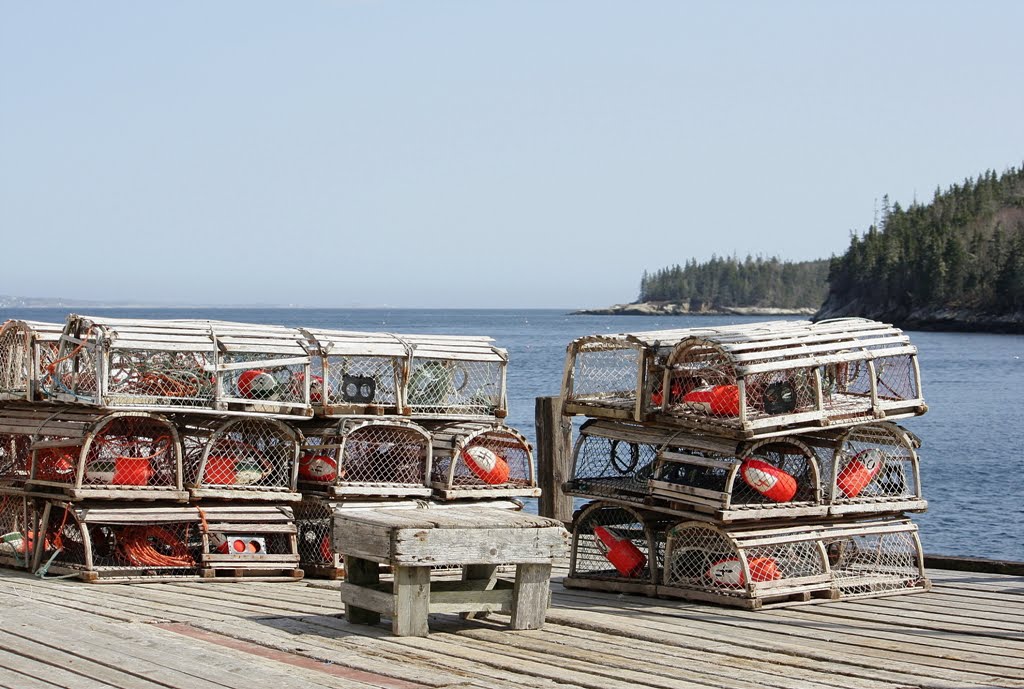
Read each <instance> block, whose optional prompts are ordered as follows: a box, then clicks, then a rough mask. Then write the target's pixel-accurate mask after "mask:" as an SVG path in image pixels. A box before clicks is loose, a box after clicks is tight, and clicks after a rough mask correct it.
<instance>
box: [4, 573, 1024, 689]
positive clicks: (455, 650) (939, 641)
mask: <svg viewBox="0 0 1024 689" xmlns="http://www.w3.org/2000/svg"><path fill="white" fill-rule="evenodd" d="M558 574H559V575H561V574H564V570H559V571H558ZM930 574H931V575H932V577H933V580H934V583H935V588H934V589H933V590H932V591H931V592H928V593H923V594H916V595H910V596H897V597H893V598H882V599H863V600H854V601H842V602H835V603H828V604H824V605H808V606H797V607H791V608H779V609H773V610H764V611H757V612H751V611H747V610H741V609H735V608H721V607H716V606H711V605H703V604H699V603H695V602H688V601H675V600H658V599H650V598H644V597H639V596H623V595H614V594H602V593H597V592H593V591H586V590H567V589H564V588H563V587H562V586H561V585H560V584H558V583H557V582H556V583H554V584H553V585H552V594H553V602H554V605H553V607H552V608H551V610H550V611H549V614H548V620H547V624H546V625H545V626H544V628H543V629H540V630H536V631H530V632H511V631H509V630H507V628H506V626H505V625H506V623H507V616H501V615H497V616H495V618H494V619H493V620H491V619H484V620H475V621H465V620H461V619H459V618H458V617H456V616H451V615H442V616H433V617H432V619H431V635H430V636H429V637H427V638H419V637H393V636H391V635H390V630H389V629H388V627H387V626H386V623H385V624H382V625H378V626H363V625H351V624H349V623H348V622H347V621H345V619H344V618H343V617H342V615H341V613H342V612H343V610H342V606H341V603H340V596H339V593H338V583H337V582H329V581H304V582H296V583H262V582H239V583H227V582H210V583H206V582H204V583H195V582H185V581H181V582H169V583H161V584H148V583H147V584H135V585H125V584H104V585H90V584H82V583H79V582H77V581H70V580H45V581H44V580H39V579H36V578H33V577H30V576H28V575H26V574H24V573H19V572H13V571H8V570H0V688H4V687H10V688H11V689H36V688H46V689H51V688H53V687H67V688H68V689H72V688H73V689H89V688H90V687H113V688H116V689H131V688H136V687H137V688H138V689H152V688H155V687H160V688H162V689H221V688H223V689H248V688H249V687H255V686H272V687H274V688H275V689H299V687H303V688H305V687H309V688H311V689H317V688H319V687H339V686H344V687H352V688H353V689H369V688H370V687H379V688H381V689H418V688H420V687H422V688H427V687H429V688H432V689H634V688H636V689H691V688H692V689H702V688H706V687H736V688H737V689H754V688H757V687H771V688H775V689H803V688H805V687H806V688H807V689H825V688H827V687H834V688H836V689H886V688H889V689H896V688H897V687H901V688H902V687H935V688H936V689H953V687H956V688H958V689H971V688H975V687H977V688H980V687H1007V688H1010V687H1017V688H1024V577H1007V576H998V575H982V574H977V573H957V572H930Z"/></svg>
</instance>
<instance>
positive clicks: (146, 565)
mask: <svg viewBox="0 0 1024 689" xmlns="http://www.w3.org/2000/svg"><path fill="white" fill-rule="evenodd" d="M41 533H43V534H44V539H43V540H41V541H40V542H39V544H38V545H37V546H36V548H35V553H34V559H33V571H37V572H39V573H40V574H41V575H43V576H45V575H47V574H54V575H66V574H69V575H75V574H77V575H78V576H79V578H81V579H82V580H84V581H91V582H119V581H121V582H123V581H161V580H175V579H183V578H184V579H192V580H202V579H212V578H217V577H246V578H256V579H280V578H285V579H294V578H298V577H301V576H302V571H301V570H300V569H298V568H297V565H298V553H297V549H296V539H295V533H296V532H295V523H294V519H293V516H292V512H291V510H290V508H287V507H281V506H272V505H256V506H254V505H246V506H237V505H231V506H206V507H195V506H192V507H184V506H182V507H173V506H171V507H138V508H128V507H103V506H96V505H94V504H92V505H91V504H88V503H67V502H56V501H55V502H47V503H46V506H45V508H44V509H43V514H42V521H41Z"/></svg>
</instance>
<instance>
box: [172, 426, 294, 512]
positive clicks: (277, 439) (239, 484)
mask: <svg viewBox="0 0 1024 689" xmlns="http://www.w3.org/2000/svg"><path fill="white" fill-rule="evenodd" d="M180 428H181V437H182V447H183V448H184V449H183V452H184V482H185V487H186V488H187V489H188V491H189V493H190V495H191V497H192V498H193V499H207V498H228V499H232V500H270V501H275V502H280V501H297V500H300V499H301V498H302V496H301V495H300V494H299V493H298V489H297V479H298V457H299V446H300V445H301V443H302V435H301V433H299V431H298V430H296V429H295V428H293V427H291V426H290V425H288V424H286V423H285V422H283V421H281V420H280V419H275V418H269V417H257V416H249V417H226V418H213V417H207V416H190V417H187V418H183V419H182V420H181V423H180Z"/></svg>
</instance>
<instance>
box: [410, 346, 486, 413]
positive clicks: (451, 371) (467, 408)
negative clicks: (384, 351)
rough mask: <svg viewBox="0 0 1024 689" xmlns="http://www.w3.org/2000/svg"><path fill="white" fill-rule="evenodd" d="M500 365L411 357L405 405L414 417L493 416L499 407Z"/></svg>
mask: <svg viewBox="0 0 1024 689" xmlns="http://www.w3.org/2000/svg"><path fill="white" fill-rule="evenodd" d="M503 372H504V364H503V363H502V362H498V361H469V360H458V359H427V358H418V357H414V358H413V360H412V368H411V371H410V374H409V381H408V385H407V392H406V403H407V406H408V407H409V410H410V412H411V413H412V414H414V415H422V416H431V415H438V416H445V415H468V416H493V415H494V414H495V412H496V411H497V410H498V409H499V408H500V406H501V405H502V397H503V390H502V387H503V383H504V380H503Z"/></svg>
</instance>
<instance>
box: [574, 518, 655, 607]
mask: <svg viewBox="0 0 1024 689" xmlns="http://www.w3.org/2000/svg"><path fill="white" fill-rule="evenodd" d="M664 519H665V517H664V516H663V515H657V514H654V513H651V512H646V511H644V510H641V509H638V508H633V507H630V506H627V505H617V504H611V503H608V502H603V501H595V502H592V503H589V504H588V505H586V506H584V507H583V508H582V509H580V510H579V511H577V513H576V514H575V515H574V516H573V528H572V550H571V553H570V556H569V575H568V576H567V577H566V578H565V580H564V581H563V584H564V585H565V586H566V587H567V588H585V589H593V590H598V591H615V592H617V593H639V594H644V595H649V596H653V595H655V592H656V585H657V583H658V579H659V575H660V572H661V567H662V563H663V561H664V560H663V557H664V521H663V520H664Z"/></svg>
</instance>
